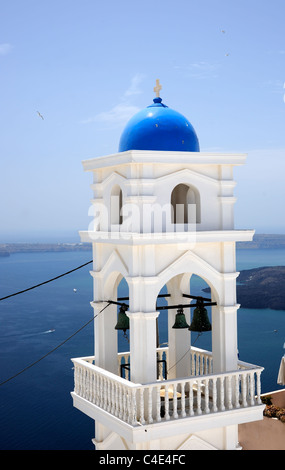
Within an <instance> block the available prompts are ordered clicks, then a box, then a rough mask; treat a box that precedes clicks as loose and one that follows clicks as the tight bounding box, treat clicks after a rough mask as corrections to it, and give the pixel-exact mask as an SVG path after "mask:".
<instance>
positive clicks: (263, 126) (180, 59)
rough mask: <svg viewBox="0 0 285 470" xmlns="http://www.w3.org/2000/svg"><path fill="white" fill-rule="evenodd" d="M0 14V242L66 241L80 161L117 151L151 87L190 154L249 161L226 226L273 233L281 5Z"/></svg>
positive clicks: (284, 59)
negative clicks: (178, 117) (157, 88)
mask: <svg viewBox="0 0 285 470" xmlns="http://www.w3.org/2000/svg"><path fill="white" fill-rule="evenodd" d="M0 7H1V8H0V125H1V139H0V150H1V152H0V155H1V172H0V201H1V206H0V224H1V228H0V241H1V242H2V241H15V240H16V241H22V240H32V241H34V240H36V239H38V240H39V241H41V240H42V239H44V238H46V239H47V238H48V236H49V235H51V234H52V233H53V234H54V235H55V236H57V233H59V232H60V233H61V239H67V238H68V236H69V235H70V236H73V237H74V238H75V239H76V238H77V239H78V240H79V237H77V232H78V230H85V229H87V227H88V224H89V222H90V218H89V217H88V209H89V206H90V199H91V198H92V192H91V189H90V184H91V175H90V174H89V173H85V172H84V171H83V168H82V163H81V162H82V160H85V159H88V158H92V157H96V156H101V155H108V154H111V153H115V152H117V148H118V143H119V138H120V135H121V132H122V130H123V128H124V126H125V124H126V122H127V120H128V119H129V117H131V116H132V115H133V114H134V113H135V112H136V111H137V110H139V109H141V108H144V107H145V106H147V105H149V104H150V103H151V102H152V99H153V97H154V93H153V87H154V85H155V79H156V78H159V79H160V82H161V84H162V86H163V89H162V91H161V97H162V98H163V101H164V103H165V104H167V105H169V106H170V107H172V108H173V109H176V110H177V111H179V112H181V113H182V114H184V115H185V116H186V117H187V118H188V119H189V120H190V122H191V123H192V124H193V126H194V127H195V129H196V132H197V134H198V137H199V141H200V147H201V150H202V151H215V152H232V153H234V152H245V153H247V154H248V161H247V164H246V165H245V166H243V167H241V168H238V169H237V170H236V172H235V179H236V180H237V183H238V184H237V187H236V190H235V194H236V196H237V197H238V202H237V204H236V209H235V214H236V226H237V228H255V229H256V230H257V232H263V233H285V220H284V211H283V203H284V193H285V189H284V174H285V171H284V170H285V163H284V161H285V133H284V123H285V102H284V93H285V88H284V82H285V67H284V64H285V33H284V21H285V2H284V0H271V1H270V2H269V1H264V0H263V1H260V0H197V1H192V0H176V1H175V2H174V1H173V0H171V1H169V0H156V1H153V0H151V1H150V0H143V1H136V0H131V1H130V0H120V1H119V0H104V1H103V0H102V1H98V0H80V1H79V0H78V1H75V0H56V1H55V0H45V1H44V0H1V1H0ZM223 31H224V32H223ZM37 111H39V112H40V113H41V115H42V116H43V118H44V119H42V118H41V117H40V116H39V115H38V114H37ZM67 235H68V236H67Z"/></svg>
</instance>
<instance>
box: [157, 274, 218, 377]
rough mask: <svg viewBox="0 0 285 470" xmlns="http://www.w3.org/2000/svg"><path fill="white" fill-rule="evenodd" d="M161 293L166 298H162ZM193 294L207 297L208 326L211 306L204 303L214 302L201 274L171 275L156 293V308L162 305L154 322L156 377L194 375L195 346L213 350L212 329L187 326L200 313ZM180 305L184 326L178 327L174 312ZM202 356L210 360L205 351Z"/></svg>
mask: <svg viewBox="0 0 285 470" xmlns="http://www.w3.org/2000/svg"><path fill="white" fill-rule="evenodd" d="M189 293H191V296H194V298H193V299H192V298H189V295H190V294H189ZM162 294H164V295H165V297H162ZM183 294H184V295H185V296H183ZM187 295H188V297H187ZM195 297H203V299H209V300H205V301H204V304H205V307H204V308H205V309H206V314H205V317H204V318H206V319H207V320H208V321H209V323H210V327H211V325H212V307H211V306H207V303H211V302H215V299H214V298H212V293H211V287H210V286H209V284H208V283H207V282H206V281H205V280H204V279H202V278H201V277H200V276H198V275H195V274H192V275H191V274H190V273H185V274H181V275H177V276H174V277H173V278H171V279H169V281H167V283H166V285H165V286H163V288H162V289H161V290H160V292H159V296H158V297H157V308H158V310H160V309H159V307H162V308H161V310H160V314H159V317H158V323H157V338H158V339H157V347H158V350H157V351H158V352H157V357H158V360H159V361H160V362H161V364H159V362H158V377H159V378H160V379H162V378H164V379H167V378H169V379H170V378H172V379H173V378H179V377H184V376H188V375H195V374H196V373H197V370H196V369H197V361H196V354H199V355H200V354H201V353H200V352H199V353H197V351H196V350H195V348H198V349H199V351H201V350H204V351H205V352H207V351H208V352H211V351H212V334H211V330H209V331H199V330H198V329H197V330H195V329H194V330H192V331H190V330H189V327H190V326H191V327H192V328H193V327H194V326H195V324H196V321H193V320H194V318H195V319H197V315H199V314H198V309H197V308H196V307H197V302H198V301H197V299H196V298H195ZM180 305H182V306H183V316H184V319H183V322H184V321H185V325H186V326H182V327H181V329H180V324H179V326H178V327H177V315H176V314H178V312H179V308H178V306H180ZM190 305H191V307H190ZM167 307H169V308H167ZM195 311H196V312H195ZM194 312H195V313H194ZM183 322H182V323H183ZM205 358H206V359H204V360H206V361H208V360H209V359H208V358H207V354H206V355H205ZM209 364H210V362H209ZM198 367H199V365H198ZM207 367H210V365H208V366H207ZM198 375H199V373H198Z"/></svg>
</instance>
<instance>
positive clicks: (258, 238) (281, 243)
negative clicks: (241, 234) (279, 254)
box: [237, 233, 285, 250]
mask: <svg viewBox="0 0 285 470" xmlns="http://www.w3.org/2000/svg"><path fill="white" fill-rule="evenodd" d="M278 248H285V235H283V234H280V235H279V234H276V235H274V234H273V235H270V234H259V233H256V234H255V235H254V236H253V240H252V241H251V242H237V249H239V250H254V249H278Z"/></svg>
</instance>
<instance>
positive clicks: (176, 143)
mask: <svg viewBox="0 0 285 470" xmlns="http://www.w3.org/2000/svg"><path fill="white" fill-rule="evenodd" d="M126 150H170V151H178V152H199V151H200V148H199V141H198V138H197V135H196V132H195V130H194V128H193V126H192V125H191V124H190V122H189V121H188V120H187V119H186V118H185V117H184V116H183V115H182V114H180V113H178V112H177V111H174V110H173V109H170V108H169V107H168V106H166V105H165V104H163V103H162V100H161V98H155V99H154V100H153V104H151V105H150V106H148V107H147V108H145V109H143V110H142V111H139V112H138V113H137V114H135V115H134V116H133V117H132V118H131V119H130V120H129V122H128V123H127V125H126V127H125V129H124V131H123V133H122V135H121V139H120V144H119V152H125V151H126Z"/></svg>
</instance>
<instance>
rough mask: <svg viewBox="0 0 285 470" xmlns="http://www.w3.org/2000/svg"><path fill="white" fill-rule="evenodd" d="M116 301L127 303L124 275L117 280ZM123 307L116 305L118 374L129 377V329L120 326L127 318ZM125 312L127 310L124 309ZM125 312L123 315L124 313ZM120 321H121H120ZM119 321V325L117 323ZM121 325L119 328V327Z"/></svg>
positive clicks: (127, 294) (126, 286) (127, 290)
mask: <svg viewBox="0 0 285 470" xmlns="http://www.w3.org/2000/svg"><path fill="white" fill-rule="evenodd" d="M117 301H118V302H120V303H124V302H126V305H129V286H128V283H127V281H126V279H125V278H124V277H122V278H121V279H120V280H119V282H118V287H117ZM123 311H124V309H121V306H120V305H118V306H117V320H118V321H117V325H116V326H118V328H119V329H117V334H118V336H117V339H118V375H120V376H121V377H123V378H124V379H130V341H129V329H127V330H125V331H124V330H123V329H121V328H122V327H124V326H126V323H125V322H126V320H127V318H128V317H127V318H126V317H124V314H123V313H122V312H123ZM126 312H127V310H126ZM126 312H125V315H126ZM120 322H121V323H120ZM119 323H120V325H119ZM120 327H121V328H120Z"/></svg>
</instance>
